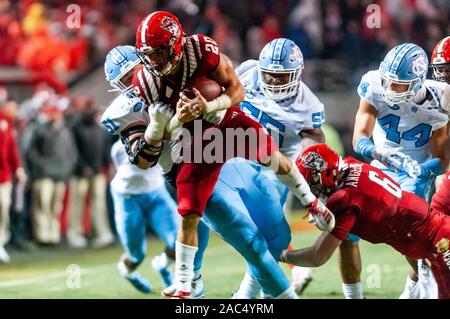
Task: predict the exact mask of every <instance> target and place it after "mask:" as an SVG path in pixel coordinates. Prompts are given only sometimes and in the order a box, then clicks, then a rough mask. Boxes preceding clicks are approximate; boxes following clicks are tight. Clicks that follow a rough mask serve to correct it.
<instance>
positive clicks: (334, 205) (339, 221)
mask: <svg viewBox="0 0 450 319" xmlns="http://www.w3.org/2000/svg"><path fill="white" fill-rule="evenodd" d="M350 198H351V197H350V194H349V193H348V192H346V191H345V190H341V191H338V192H336V193H334V194H333V195H331V197H330V198H329V199H328V201H327V207H328V208H329V209H330V210H331V211H332V212H333V214H334V216H335V218H336V225H335V226H334V229H333V230H332V231H331V234H332V235H333V236H335V237H336V238H338V239H340V240H345V239H346V238H347V236H348V233H349V232H350V231H351V229H352V227H353V226H354V225H355V223H356V221H357V219H358V215H357V212H358V208H357V207H356V206H354V205H352V204H351V201H350Z"/></svg>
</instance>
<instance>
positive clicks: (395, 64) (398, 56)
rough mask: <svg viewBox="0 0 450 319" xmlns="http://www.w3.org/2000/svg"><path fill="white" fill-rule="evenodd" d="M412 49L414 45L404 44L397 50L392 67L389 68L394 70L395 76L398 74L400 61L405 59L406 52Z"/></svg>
mask: <svg viewBox="0 0 450 319" xmlns="http://www.w3.org/2000/svg"><path fill="white" fill-rule="evenodd" d="M414 47H415V45H414V44H412V43H406V44H404V45H403V46H402V47H401V48H400V49H399V51H398V52H397V54H396V56H395V59H394V60H393V61H392V65H391V67H390V69H391V70H395V72H394V73H395V74H397V73H398V69H399V67H400V64H401V62H402V60H403V59H404V58H405V56H406V54H407V53H408V51H409V50H411V49H412V48H414Z"/></svg>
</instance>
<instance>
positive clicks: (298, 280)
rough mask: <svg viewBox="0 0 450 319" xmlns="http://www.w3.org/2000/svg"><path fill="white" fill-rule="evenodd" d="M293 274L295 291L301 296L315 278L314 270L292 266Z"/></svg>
mask: <svg viewBox="0 0 450 319" xmlns="http://www.w3.org/2000/svg"><path fill="white" fill-rule="evenodd" d="M291 274H292V287H293V288H294V290H295V293H296V294H297V295H299V296H301V295H302V294H303V292H304V291H305V289H306V288H307V287H308V286H309V284H310V283H311V281H312V280H313V276H312V271H311V269H309V268H306V267H298V266H295V267H293V268H292V270H291Z"/></svg>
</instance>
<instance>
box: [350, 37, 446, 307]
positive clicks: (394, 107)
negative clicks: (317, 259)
mask: <svg viewBox="0 0 450 319" xmlns="http://www.w3.org/2000/svg"><path fill="white" fill-rule="evenodd" d="M427 71H428V57H427V55H426V54H425V52H424V51H423V49H422V48H420V47H419V46H417V45H415V44H411V43H405V44H402V45H399V46H396V47H395V48H393V49H392V50H391V51H389V53H388V54H387V55H386V57H385V58H384V60H383V61H382V63H381V65H380V68H379V70H375V71H370V72H368V73H366V74H365V75H364V76H363V77H362V79H361V83H360V85H359V87H358V94H359V96H360V98H361V99H360V105H359V109H358V112H357V114H356V120H355V128H354V135H353V146H354V149H355V151H356V152H357V153H358V154H360V155H362V156H364V157H366V158H369V159H373V162H372V163H371V164H372V165H374V166H375V167H378V168H380V169H381V170H383V172H384V173H386V174H387V175H389V176H390V177H391V178H393V179H394V180H395V181H397V182H398V183H399V184H400V186H401V187H402V189H403V190H404V191H409V192H412V193H415V194H417V195H419V196H421V197H422V198H424V199H425V200H430V196H431V190H432V185H433V183H434V179H435V177H436V176H437V175H439V174H441V173H442V169H443V167H447V164H448V158H449V156H448V130H447V123H448V116H447V115H446V114H444V113H442V112H441V111H440V108H441V102H442V100H441V98H442V96H443V95H444V92H445V91H446V90H448V85H447V84H444V83H440V82H436V81H432V80H426V75H427ZM372 136H373V141H374V142H372V141H371V140H370V138H371V137H372ZM353 249H354V250H355V251H358V250H359V249H358V246H357V241H356V242H355V245H354V246H353ZM410 263H411V264H412V266H413V268H416V265H415V262H414V261H410ZM422 265H423V266H420V267H419V268H420V272H422V274H423V275H422V276H423V277H424V278H425V277H427V276H429V277H430V282H433V280H432V278H431V273H430V272H429V271H428V270H427V267H425V263H422ZM357 277H359V275H358V276H357ZM415 277H417V275H416V274H415V273H411V274H410V276H408V278H407V284H406V287H405V292H404V293H403V294H402V296H401V297H402V298H403V297H406V298H417V297H422V298H427V297H434V296H435V293H433V290H434V289H433V287H432V285H430V288H429V289H428V288H426V287H425V286H424V287H423V289H418V288H416V289H414V287H415V286H416V285H415V281H414V279H416V278H415ZM419 277H420V276H419ZM418 287H419V286H418Z"/></svg>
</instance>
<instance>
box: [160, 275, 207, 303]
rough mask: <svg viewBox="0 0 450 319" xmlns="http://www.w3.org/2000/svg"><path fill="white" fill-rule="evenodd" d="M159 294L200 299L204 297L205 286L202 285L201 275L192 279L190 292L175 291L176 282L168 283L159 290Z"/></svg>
mask: <svg viewBox="0 0 450 319" xmlns="http://www.w3.org/2000/svg"><path fill="white" fill-rule="evenodd" d="M161 295H163V296H165V297H170V298H177V299H201V298H204V297H205V287H204V285H203V280H202V276H200V277H198V278H197V279H195V280H194V281H192V290H191V293H190V294H187V293H186V292H183V291H181V292H179V291H177V285H176V283H174V284H172V285H170V286H169V287H167V288H166V289H164V290H163V291H162V292H161Z"/></svg>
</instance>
